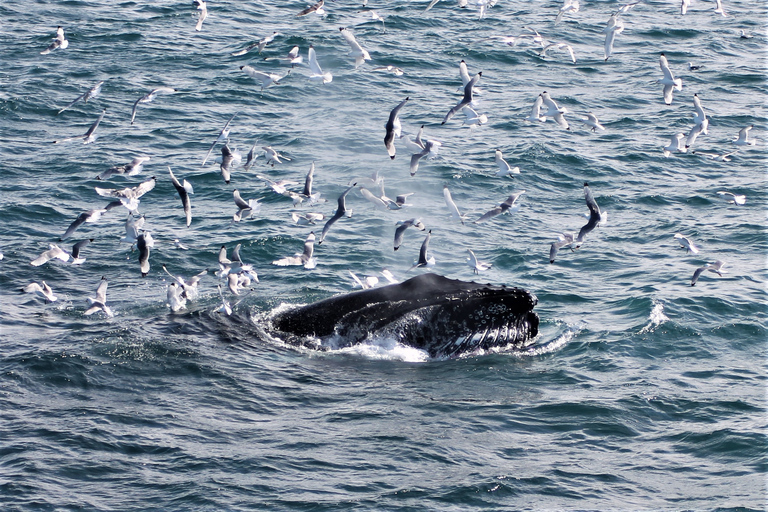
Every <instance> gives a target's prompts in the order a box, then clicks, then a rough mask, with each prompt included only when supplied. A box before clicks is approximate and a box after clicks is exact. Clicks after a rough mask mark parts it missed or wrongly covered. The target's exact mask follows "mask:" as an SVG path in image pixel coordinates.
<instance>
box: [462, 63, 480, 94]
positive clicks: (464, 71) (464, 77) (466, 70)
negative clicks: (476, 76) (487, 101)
mask: <svg viewBox="0 0 768 512" xmlns="http://www.w3.org/2000/svg"><path fill="white" fill-rule="evenodd" d="M459 76H460V77H461V87H459V88H458V89H457V90H456V92H460V93H462V94H463V93H464V88H465V87H466V86H467V84H468V83H469V82H470V81H471V80H472V77H471V76H469V68H468V67H467V63H466V61H464V60H463V59H462V61H461V62H459ZM472 93H473V94H477V95H478V96H479V95H480V94H482V90H481V89H480V88H479V87H475V88H473V90H472Z"/></svg>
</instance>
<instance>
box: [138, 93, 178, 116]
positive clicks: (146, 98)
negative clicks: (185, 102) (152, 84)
mask: <svg viewBox="0 0 768 512" xmlns="http://www.w3.org/2000/svg"><path fill="white" fill-rule="evenodd" d="M176 91H177V89H174V88H173V87H158V88H157V89H152V90H151V91H149V92H148V93H147V94H145V95H144V96H142V97H141V98H139V99H137V100H136V103H134V104H133V110H132V111H131V125H133V120H134V119H136V110H137V109H138V108H139V103H151V102H152V101H153V100H154V99H155V98H156V97H157V95H158V94H173V93H174V92H176Z"/></svg>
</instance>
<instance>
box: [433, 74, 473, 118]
mask: <svg viewBox="0 0 768 512" xmlns="http://www.w3.org/2000/svg"><path fill="white" fill-rule="evenodd" d="M481 76H483V72H482V71H480V72H478V73H477V74H476V75H475V76H474V77H473V78H472V80H470V81H469V82H468V83H467V85H465V86H464V97H462V98H461V101H460V102H459V103H457V104H456V106H455V107H453V108H452V109H451V110H449V111H448V113H447V114H445V117H444V118H443V122H442V123H440V124H445V123H447V122H448V120H449V119H450V118H452V117H453V116H454V115H455V114H456V112H458V111H459V110H461V109H463V108H464V107H466V106H467V105H470V104H471V103H472V89H473V88H474V87H475V85H476V84H477V82H478V81H479V80H480V77H481Z"/></svg>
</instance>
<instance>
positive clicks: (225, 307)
mask: <svg viewBox="0 0 768 512" xmlns="http://www.w3.org/2000/svg"><path fill="white" fill-rule="evenodd" d="M217 288H218V289H219V297H221V306H219V307H218V309H216V312H217V313H225V314H226V315H227V316H229V315H231V314H232V306H231V305H230V304H229V302H227V299H225V298H224V294H223V293H221V285H220V284H219V285H217Z"/></svg>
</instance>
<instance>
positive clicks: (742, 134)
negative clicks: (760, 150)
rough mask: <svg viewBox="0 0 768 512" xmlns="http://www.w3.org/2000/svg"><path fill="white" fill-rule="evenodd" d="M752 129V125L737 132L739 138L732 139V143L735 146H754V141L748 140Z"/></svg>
mask: <svg viewBox="0 0 768 512" xmlns="http://www.w3.org/2000/svg"><path fill="white" fill-rule="evenodd" d="M753 127H754V125H749V126H747V127H745V128H742V129H741V130H739V137H738V138H737V139H734V140H733V141H732V142H733V143H734V144H735V145H737V146H754V145H755V139H750V138H749V130H751V129H752V128H753Z"/></svg>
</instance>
